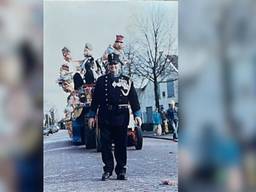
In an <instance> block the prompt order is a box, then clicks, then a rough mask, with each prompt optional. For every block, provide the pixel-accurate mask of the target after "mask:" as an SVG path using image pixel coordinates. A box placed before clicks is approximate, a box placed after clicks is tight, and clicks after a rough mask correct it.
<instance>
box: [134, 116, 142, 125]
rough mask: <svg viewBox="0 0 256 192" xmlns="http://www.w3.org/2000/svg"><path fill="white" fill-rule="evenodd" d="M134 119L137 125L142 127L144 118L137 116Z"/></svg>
mask: <svg viewBox="0 0 256 192" xmlns="http://www.w3.org/2000/svg"><path fill="white" fill-rule="evenodd" d="M134 121H135V124H136V125H137V126H139V127H141V124H142V120H141V118H140V117H135V119H134Z"/></svg>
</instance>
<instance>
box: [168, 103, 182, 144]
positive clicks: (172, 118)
mask: <svg viewBox="0 0 256 192" xmlns="http://www.w3.org/2000/svg"><path fill="white" fill-rule="evenodd" d="M167 118H168V120H169V123H170V125H171V126H172V128H173V139H174V140H177V139H178V125H179V117H178V110H177V107H176V106H175V102H174V101H172V102H171V103H170V104H169V109H168V110H167Z"/></svg>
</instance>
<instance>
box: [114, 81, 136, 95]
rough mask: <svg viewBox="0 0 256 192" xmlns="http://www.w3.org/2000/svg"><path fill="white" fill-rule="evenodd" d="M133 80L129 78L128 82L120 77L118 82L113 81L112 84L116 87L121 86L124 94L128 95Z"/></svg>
mask: <svg viewBox="0 0 256 192" xmlns="http://www.w3.org/2000/svg"><path fill="white" fill-rule="evenodd" d="M131 84H132V83H131V81H130V80H128V82H127V81H126V80H124V79H119V80H118V82H115V81H114V82H113V83H112V86H113V87H114V88H115V87H120V88H121V92H122V94H123V95H124V96H127V95H128V94H129V91H130V89H131Z"/></svg>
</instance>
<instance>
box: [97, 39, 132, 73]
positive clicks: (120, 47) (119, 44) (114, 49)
mask: <svg viewBox="0 0 256 192" xmlns="http://www.w3.org/2000/svg"><path fill="white" fill-rule="evenodd" d="M111 53H115V54H117V55H118V56H119V59H120V64H121V66H122V65H125V64H127V62H128V60H127V58H126V57H125V54H124V36H123V35H116V40H115V42H114V44H113V45H109V46H108V48H107V49H106V51H105V52H104V54H103V57H102V60H103V64H104V66H105V68H106V69H107V68H108V67H107V64H108V55H109V54H111Z"/></svg>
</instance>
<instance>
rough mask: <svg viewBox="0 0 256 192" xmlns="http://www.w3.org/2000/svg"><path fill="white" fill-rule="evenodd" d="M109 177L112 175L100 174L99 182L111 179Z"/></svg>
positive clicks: (107, 173)
mask: <svg viewBox="0 0 256 192" xmlns="http://www.w3.org/2000/svg"><path fill="white" fill-rule="evenodd" d="M111 175H112V174H111V173H109V172H105V173H103V174H102V177H101V180H102V181H106V180H108V179H109V178H110V177H111Z"/></svg>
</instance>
